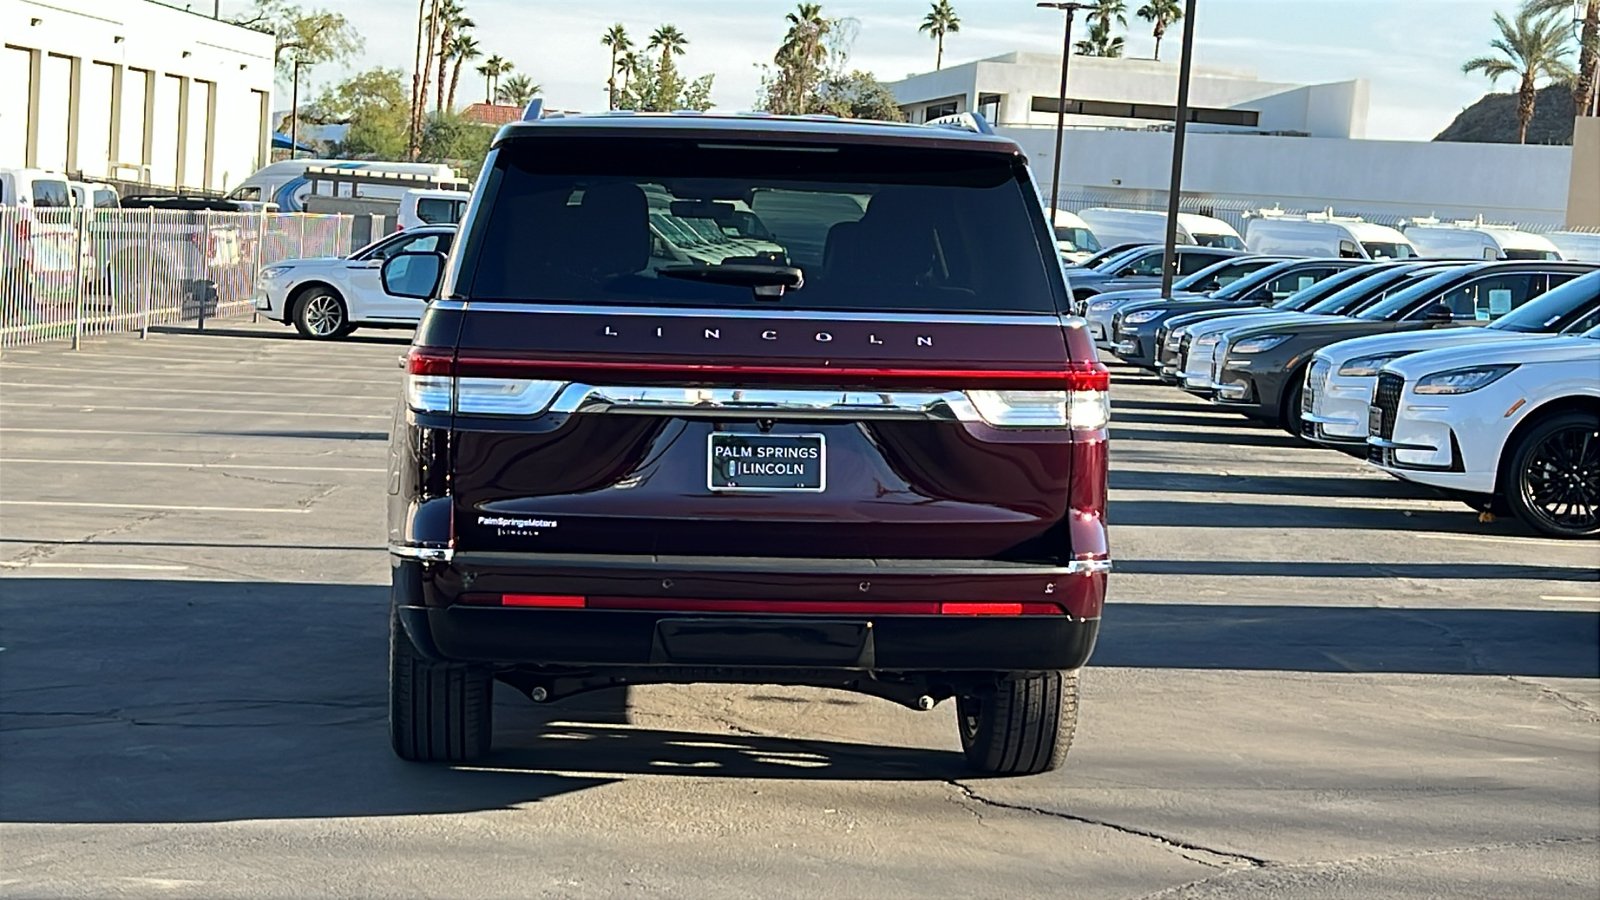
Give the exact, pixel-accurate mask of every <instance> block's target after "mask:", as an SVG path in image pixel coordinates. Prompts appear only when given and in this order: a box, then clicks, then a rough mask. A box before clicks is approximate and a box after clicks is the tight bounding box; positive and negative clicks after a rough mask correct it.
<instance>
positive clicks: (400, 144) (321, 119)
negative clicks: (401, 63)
mask: <svg viewBox="0 0 1600 900" xmlns="http://www.w3.org/2000/svg"><path fill="white" fill-rule="evenodd" d="M407 112H408V107H407V106H406V85H405V73H404V72H402V71H401V70H399V69H384V68H377V69H369V70H367V71H365V72H359V73H357V74H355V75H352V76H350V77H349V78H347V79H345V80H344V81H342V82H340V83H339V84H337V85H334V86H332V87H330V88H327V89H326V90H324V91H323V92H322V94H321V95H320V96H319V97H317V99H316V100H314V101H312V102H311V103H310V104H309V105H308V106H307V107H306V109H305V112H304V114H303V118H304V119H305V120H306V121H308V122H313V123H316V124H319V125H349V126H350V127H349V130H348V131H346V132H345V136H344V140H342V141H340V142H339V144H338V145H337V147H336V148H335V153H336V154H337V155H339V156H345V157H372V158H376V159H399V158H400V157H401V156H402V155H403V154H404V153H405V152H406V150H407V147H406V129H407V125H408V122H407V118H406V116H407Z"/></svg>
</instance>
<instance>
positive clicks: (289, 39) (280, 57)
mask: <svg viewBox="0 0 1600 900" xmlns="http://www.w3.org/2000/svg"><path fill="white" fill-rule="evenodd" d="M233 22H234V24H236V25H243V26H244V27H246V28H251V29H254V30H256V31H262V32H266V33H267V34H270V35H272V36H273V48H272V64H273V65H274V66H275V67H276V68H277V70H278V74H280V75H285V74H288V72H289V70H290V69H291V68H293V65H294V62H295V60H299V62H300V65H301V66H302V67H305V66H314V65H318V64H321V63H325V62H344V61H346V60H348V59H350V58H351V57H352V56H354V55H356V54H357V53H360V52H361V48H362V47H363V46H364V45H365V41H363V40H362V38H361V35H360V34H359V33H358V32H357V31H356V30H355V28H354V27H353V26H352V25H351V24H350V23H349V22H348V21H347V20H346V19H345V17H344V16H342V15H340V14H339V13H335V12H328V11H327V10H322V9H313V10H310V11H306V10H304V9H301V8H300V7H299V6H297V5H295V4H293V3H290V2H288V0H255V3H254V5H253V6H251V8H250V10H249V12H246V13H243V14H242V15H239V16H236V17H234V19H233Z"/></svg>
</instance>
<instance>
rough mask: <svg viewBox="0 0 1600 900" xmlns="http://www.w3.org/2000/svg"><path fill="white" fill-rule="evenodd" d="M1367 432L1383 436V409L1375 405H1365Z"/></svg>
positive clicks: (1375, 435)
mask: <svg viewBox="0 0 1600 900" xmlns="http://www.w3.org/2000/svg"><path fill="white" fill-rule="evenodd" d="M1367 434H1370V435H1373V436H1374V437H1383V410H1382V409H1379V408H1378V407H1376V406H1369V407H1367Z"/></svg>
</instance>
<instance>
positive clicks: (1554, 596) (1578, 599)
mask: <svg viewBox="0 0 1600 900" xmlns="http://www.w3.org/2000/svg"><path fill="white" fill-rule="evenodd" d="M1539 599H1540V600H1571V601H1573V602H1576V603H1600V597H1571V596H1563V595H1561V594H1552V595H1550V596H1547V597H1540V598H1539Z"/></svg>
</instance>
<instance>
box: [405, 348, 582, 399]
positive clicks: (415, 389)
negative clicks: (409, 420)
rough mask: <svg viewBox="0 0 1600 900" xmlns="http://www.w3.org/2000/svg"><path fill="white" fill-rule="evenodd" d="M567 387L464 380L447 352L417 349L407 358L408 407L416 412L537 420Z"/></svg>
mask: <svg viewBox="0 0 1600 900" xmlns="http://www.w3.org/2000/svg"><path fill="white" fill-rule="evenodd" d="M564 384H565V383H564V382H560V381H549V380H546V379H539V378H498V377H482V376H465V377H463V376H460V375H458V374H457V372H456V365H455V357H454V355H453V354H451V353H449V352H448V351H440V350H430V349H427V348H423V347H415V348H412V350H411V352H410V353H409V354H408V355H407V357H406V405H407V406H409V407H411V409H413V410H415V411H416V412H426V413H444V414H460V415H473V416H536V415H539V414H540V413H542V412H544V411H545V410H546V409H549V408H550V404H551V402H552V401H554V400H555V398H556V395H557V394H559V393H560V392H561V388H562V387H563V386H564Z"/></svg>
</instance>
